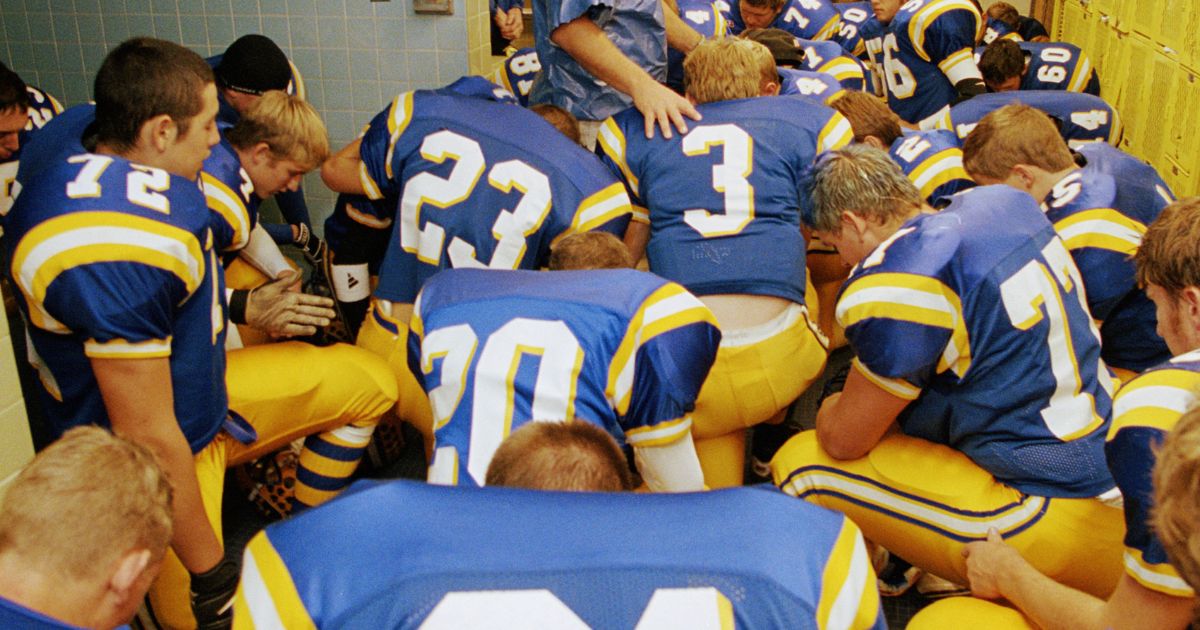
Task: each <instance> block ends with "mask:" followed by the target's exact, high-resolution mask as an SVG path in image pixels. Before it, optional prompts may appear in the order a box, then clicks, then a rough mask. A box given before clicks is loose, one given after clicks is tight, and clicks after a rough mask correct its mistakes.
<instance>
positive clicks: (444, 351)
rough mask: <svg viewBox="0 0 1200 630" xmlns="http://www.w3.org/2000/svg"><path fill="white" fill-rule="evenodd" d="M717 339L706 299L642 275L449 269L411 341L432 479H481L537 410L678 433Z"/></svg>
mask: <svg viewBox="0 0 1200 630" xmlns="http://www.w3.org/2000/svg"><path fill="white" fill-rule="evenodd" d="M720 339H721V333H720V331H718V330H717V327H716V319H715V318H714V317H713V315H712V313H711V312H710V311H709V310H708V307H706V306H704V304H703V303H701V302H700V301H699V300H697V299H696V298H695V297H694V296H692V295H691V294H690V293H688V292H687V291H685V290H684V289H683V287H681V286H679V285H677V284H674V283H672V282H667V281H666V280H663V279H662V278H659V277H658V276H655V275H653V274H649V273H645V272H641V271H634V270H631V269H618V270H614V269H607V270H593V271H554V272H540V271H492V270H481V269H452V270H448V271H444V272H442V273H440V274H438V275H437V276H434V277H433V278H431V279H430V280H429V282H427V283H426V284H425V288H423V289H422V290H421V294H420V296H419V298H418V300H417V304H416V308H415V309H414V315H413V318H412V322H411V324H410V330H409V338H408V344H409V350H408V356H409V367H410V368H411V369H412V371H413V373H414V374H415V375H416V376H417V379H418V380H420V381H421V382H422V384H423V386H424V387H425V391H426V392H428V393H429V401H430V404H431V407H432V409H433V418H434V420H433V425H434V442H435V445H436V450H435V453H434V456H433V462H432V463H431V465H430V469H429V471H430V472H429V480H430V481H431V482H435V483H442V484H447V485H454V484H474V485H483V481H484V477H485V476H486V474H487V467H488V464H489V463H490V462H491V461H492V455H493V454H494V453H495V451H496V448H497V447H498V446H499V445H500V442H501V441H502V440H504V438H505V437H507V436H508V434H509V433H510V432H511V431H512V430H513V429H515V428H517V427H519V426H521V425H523V424H525V423H527V422H531V421H534V420H537V421H544V420H549V421H565V420H571V419H573V418H579V419H582V420H585V421H588V422H592V423H594V424H597V425H599V426H601V427H603V428H604V429H605V430H606V431H608V432H609V433H610V434H611V435H612V436H613V437H614V438H616V439H617V441H618V442H621V443H628V444H630V445H633V446H655V445H660V444H666V443H669V442H673V441H675V440H677V439H679V438H681V437H683V436H684V435H686V434H688V432H689V431H690V430H691V411H692V409H693V408H694V406H695V401H696V395H697V394H698V393H699V392H700V386H701V385H702V384H703V383H704V379H705V377H707V376H708V370H709V367H711V365H712V362H713V359H715V358H716V354H717V345H718V344H719V343H720ZM501 410H503V411H501Z"/></svg>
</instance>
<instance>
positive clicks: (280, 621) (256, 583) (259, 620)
mask: <svg viewBox="0 0 1200 630" xmlns="http://www.w3.org/2000/svg"><path fill="white" fill-rule="evenodd" d="M233 627H234V628H238V629H244V628H259V629H267V628H270V629H275V628H280V629H282V628H287V629H288V630H306V629H309V628H311V629H313V630H315V629H316V624H315V623H313V620H312V618H311V617H309V616H308V612H307V611H306V610H305V608H304V601H303V600H301V599H300V593H299V592H298V591H297V590H296V584H295V583H294V582H293V581H292V576H291V574H289V573H288V570H287V565H285V564H284V563H283V559H282V558H280V557H279V553H278V552H277V551H275V548H274V547H273V546H271V541H270V540H269V539H268V538H267V535H266V532H259V533H257V534H255V536H254V538H251V539H250V542H249V543H247V545H246V552H245V554H244V555H243V556H242V581H241V583H240V584H239V585H238V590H237V597H236V599H235V600H234V609H233Z"/></svg>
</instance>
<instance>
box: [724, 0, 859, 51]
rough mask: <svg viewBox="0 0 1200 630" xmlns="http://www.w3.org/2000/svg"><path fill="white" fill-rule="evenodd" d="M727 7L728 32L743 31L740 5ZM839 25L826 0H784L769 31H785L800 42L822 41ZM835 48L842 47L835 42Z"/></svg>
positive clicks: (833, 9)
mask: <svg viewBox="0 0 1200 630" xmlns="http://www.w3.org/2000/svg"><path fill="white" fill-rule="evenodd" d="M728 6H729V31H730V32H731V33H734V34H738V33H741V32H742V31H744V30H746V22H745V20H743V19H742V7H741V4H740V3H739V2H737V1H736V0H734V1H731V2H729V3H728ZM841 22H842V15H841V14H840V13H838V10H837V9H835V8H834V4H833V3H832V2H829V1H828V0H784V2H783V6H782V7H780V9H779V14H778V15H776V16H775V20H774V21H772V22H771V24H770V25H769V26H768V28H777V29H781V30H784V31H787V32H789V33H791V34H792V35H794V36H796V37H799V38H800V39H811V40H822V41H823V40H828V39H832V38H833V37H834V36H836V35H837V33H838V27H839V26H841ZM834 43H838V42H834ZM838 46H839V47H840V46H841V44H840V43H838Z"/></svg>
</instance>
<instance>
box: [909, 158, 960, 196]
mask: <svg viewBox="0 0 1200 630" xmlns="http://www.w3.org/2000/svg"><path fill="white" fill-rule="evenodd" d="M908 179H909V180H910V181H912V183H913V184H915V185H916V186H917V189H918V190H919V191H920V192H921V196H922V197H926V198H927V197H929V196H930V195H932V194H933V191H935V190H937V189H938V187H939V186H941V185H943V184H946V183H948V182H952V181H954V180H956V179H966V180H970V179H971V175H970V174H968V173H967V169H965V168H963V158H962V149H959V148H958V147H950V148H949V149H944V150H942V151H939V152H937V153H935V154H933V155H932V156H930V157H929V158H927V159H926V160H925V161H923V162H921V165H920V166H918V167H917V168H915V169H913V171H912V172H911V173H909V174H908ZM922 180H924V181H922Z"/></svg>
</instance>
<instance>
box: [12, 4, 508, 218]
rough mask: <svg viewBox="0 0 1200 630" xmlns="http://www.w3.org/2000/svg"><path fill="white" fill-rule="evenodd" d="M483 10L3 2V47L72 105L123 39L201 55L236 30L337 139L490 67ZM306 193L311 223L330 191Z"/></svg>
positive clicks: (308, 184)
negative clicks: (411, 94) (409, 95)
mask: <svg viewBox="0 0 1200 630" xmlns="http://www.w3.org/2000/svg"><path fill="white" fill-rule="evenodd" d="M486 15H487V2H486V1H485V0H454V13H453V15H449V16H445V15H437V16H427V15H417V14H415V13H413V11H412V6H411V4H410V2H409V0H390V1H388V2H371V1H370V0H0V22H2V23H3V33H0V35H2V36H3V44H2V45H0V55H3V59H4V61H5V62H6V63H8V64H9V66H10V67H12V68H13V69H14V70H15V71H16V72H17V73H18V74H20V75H21V76H22V78H24V79H25V81H26V82H28V83H30V84H33V85H37V86H39V87H41V88H43V89H45V90H48V91H50V92H51V93H52V94H54V95H55V96H57V97H59V100H61V101H62V102H63V104H64V105H68V106H70V105H75V104H78V103H82V102H84V101H86V100H87V99H88V98H90V94H91V81H92V77H93V76H94V75H95V72H96V70H97V68H99V66H100V62H101V61H102V60H103V59H104V54H105V53H106V52H107V51H108V50H109V49H110V48H112V47H113V46H115V45H116V44H118V43H120V42H121V41H122V40H124V39H126V38H128V37H130V36H134V35H153V36H155V37H159V38H162V39H168V40H171V41H175V42H179V43H182V44H184V45H185V46H187V47H189V48H191V49H193V50H195V51H196V52H198V53H200V54H201V55H204V56H208V55H215V54H219V53H221V52H222V51H223V50H224V49H225V47H226V46H228V45H229V44H230V43H231V42H232V41H233V40H234V39H236V38H237V37H238V36H240V35H243V34H246V33H262V34H264V35H267V36H268V37H271V38H272V39H274V40H275V42H276V43H278V44H279V46H280V47H281V48H282V49H283V50H284V52H285V53H287V54H288V56H289V57H291V59H292V61H293V62H294V63H295V64H296V66H297V67H298V68H299V69H300V71H301V74H302V75H303V76H304V79H305V84H306V87H307V90H308V98H309V100H310V101H311V102H312V103H313V105H314V106H316V108H317V110H318V111H320V112H321V114H322V115H323V116H324V118H325V122H326V125H327V126H328V127H329V134H330V140H331V141H332V143H333V145H334V146H335V147H340V146H342V145H343V144H345V143H346V142H349V141H350V140H351V139H352V138H353V137H354V135H355V133H356V132H357V131H358V129H359V128H360V127H361V126H362V125H363V124H365V123H366V122H368V121H369V120H370V118H371V116H373V115H374V114H375V113H376V112H378V111H379V110H380V109H382V108H383V107H384V105H385V104H386V102H387V101H388V100H390V99H391V97H392V96H394V95H395V94H397V93H399V92H402V91H405V90H410V89H418V88H428V87H436V86H440V85H444V84H446V83H449V82H450V81H453V80H454V79H457V78H458V77H460V76H462V75H463V74H466V73H467V71H468V67H470V68H471V69H472V70H475V71H478V70H480V69H482V68H484V67H486V66H487V65H488V64H489V63H490V56H489V55H488V50H489V48H488V46H487V42H486V39H485V38H486V36H487V33H488V31H487V17H486ZM468 24H469V25H470V27H471V29H470V30H471V37H470V41H468V39H469V38H468ZM481 35H482V37H481ZM305 190H306V194H307V196H308V200H309V207H310V209H311V210H312V212H313V215H314V217H313V218H314V222H316V223H318V224H319V223H320V222H321V221H323V219H324V217H325V216H326V215H327V214H328V212H329V210H330V208H331V206H332V203H333V199H334V195H333V193H331V192H329V191H328V190H326V189H325V188H324V187H323V186H322V184H321V182H320V178H319V177H317V176H316V175H315V174H312V175H309V176H308V177H307V178H306V180H305Z"/></svg>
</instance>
